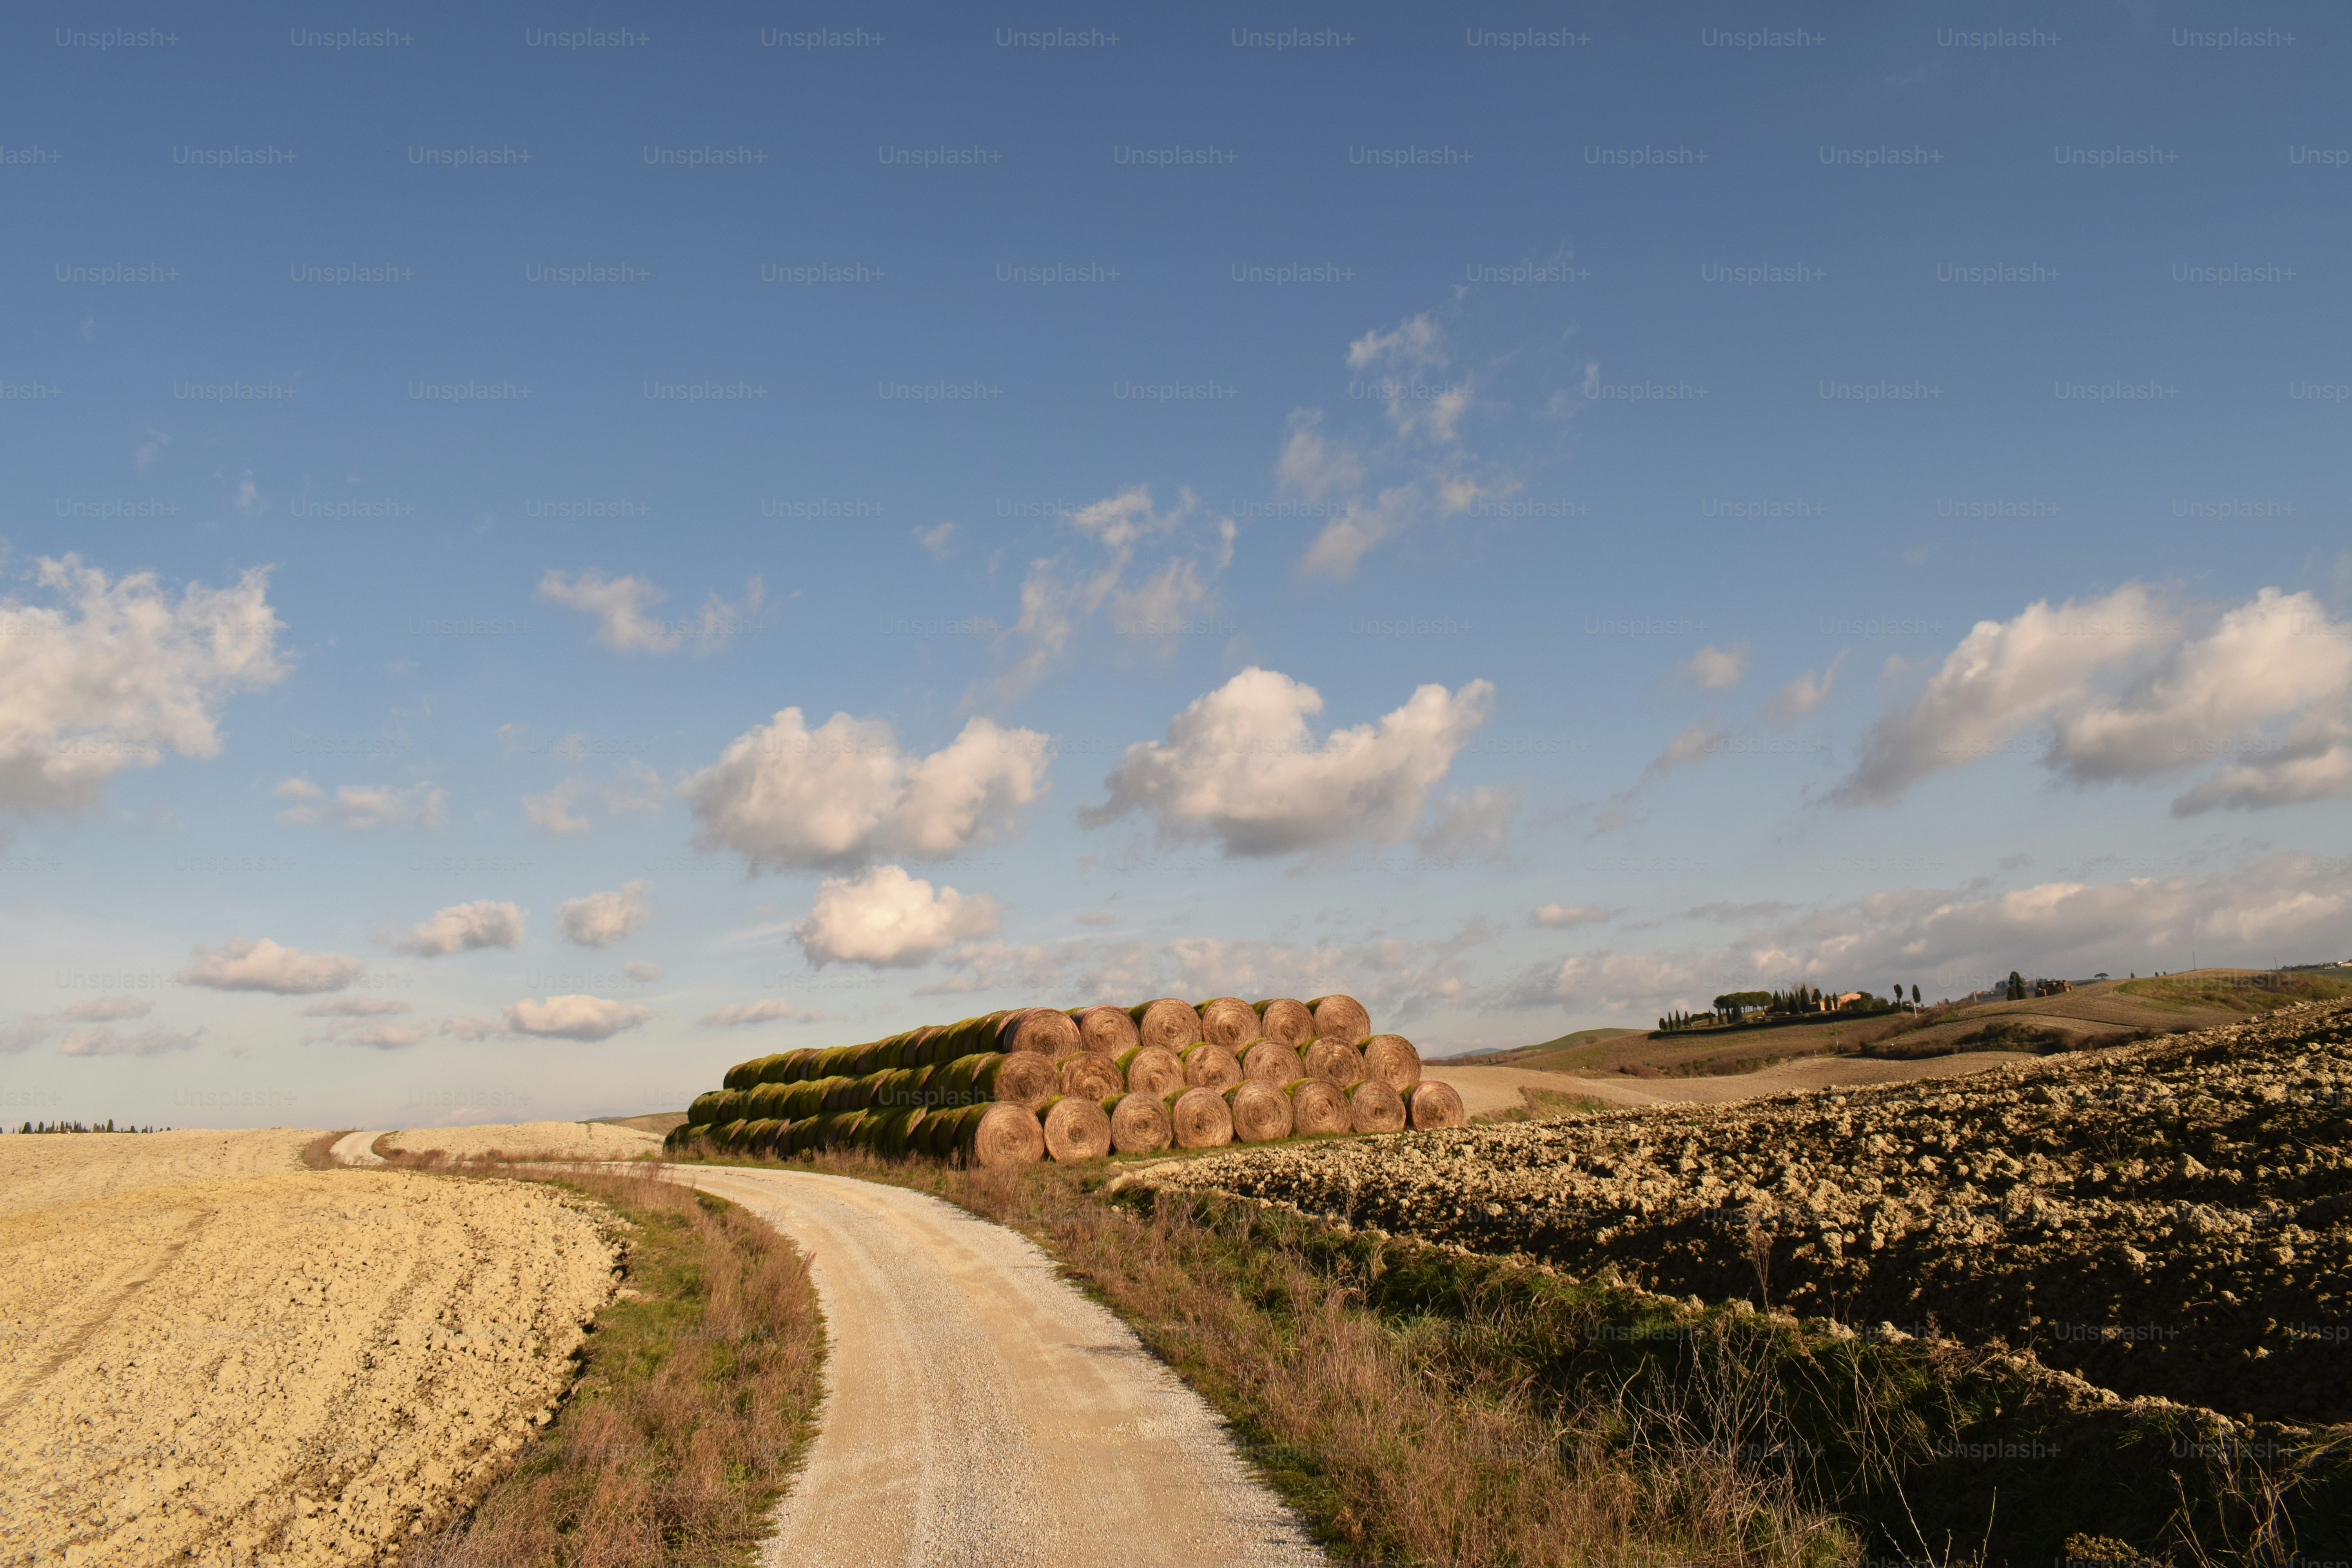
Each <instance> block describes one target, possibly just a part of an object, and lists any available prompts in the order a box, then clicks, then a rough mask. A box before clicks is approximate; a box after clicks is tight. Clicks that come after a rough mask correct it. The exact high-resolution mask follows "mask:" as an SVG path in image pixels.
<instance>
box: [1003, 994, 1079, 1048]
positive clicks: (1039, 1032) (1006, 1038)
mask: <svg viewBox="0 0 2352 1568" xmlns="http://www.w3.org/2000/svg"><path fill="white" fill-rule="evenodd" d="M996 1043H997V1048H998V1049H999V1050H1005V1051H1034V1052H1036V1053H1037V1054H1038V1055H1039V1056H1042V1057H1045V1058H1047V1059H1048V1060H1051V1059H1052V1058H1055V1057H1064V1056H1067V1055H1069V1054H1070V1053H1071V1052H1072V1051H1075V1050H1077V1049H1078V1048H1079V1047H1080V1044H1081V1042H1080V1040H1079V1037H1078V1026H1077V1022H1076V1020H1075V1019H1073V1018H1072V1017H1071V1016H1069V1015H1068V1014H1067V1013H1065V1012H1062V1011H1061V1010H1059V1009H1058V1008H1054V1007H1023V1008H1021V1009H1019V1010H1017V1011H1015V1012H1013V1013H1010V1014H1007V1015H1006V1016H1005V1019H1004V1022H1003V1025H1002V1026H999V1028H998V1030H997V1036H996Z"/></svg>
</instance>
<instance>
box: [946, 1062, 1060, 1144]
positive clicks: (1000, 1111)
mask: <svg viewBox="0 0 2352 1568" xmlns="http://www.w3.org/2000/svg"><path fill="white" fill-rule="evenodd" d="M1022 1054H1023V1055H1024V1056H1025V1055H1028V1054H1029V1053H1027V1052H1025V1051H1024V1053H1022ZM956 1146H957V1148H958V1150H959V1151H960V1152H961V1153H962V1155H963V1157H964V1158H965V1159H966V1160H968V1161H970V1162H971V1163H972V1164H975V1165H978V1166H980V1167H981V1168H982V1169H983V1170H989V1171H1001V1170H1005V1169H1007V1168H1009V1167H1011V1166H1014V1165H1034V1164H1035V1163H1037V1162H1038V1161H1039V1160H1041V1159H1043V1158H1045V1128H1043V1127H1041V1126H1040V1125H1038V1122H1037V1113H1036V1112H1035V1111H1034V1110H1024V1109H1023V1108H1022V1107H1020V1106H1018V1105H1010V1104H1007V1103H1005V1102H1004V1101H1003V1100H999V1101H998V1102H997V1103H996V1104H994V1105H991V1106H988V1107H987V1108H985V1109H984V1110H981V1111H980V1113H979V1114H978V1115H976V1116H971V1117H967V1118H966V1119H965V1121H964V1122H963V1124H962V1125H961V1127H959V1128H958V1129H957V1137H956Z"/></svg>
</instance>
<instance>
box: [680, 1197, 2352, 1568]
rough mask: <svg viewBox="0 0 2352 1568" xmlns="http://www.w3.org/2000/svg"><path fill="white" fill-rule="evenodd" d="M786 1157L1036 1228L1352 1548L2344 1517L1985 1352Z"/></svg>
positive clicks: (2299, 1485)
mask: <svg viewBox="0 0 2352 1568" xmlns="http://www.w3.org/2000/svg"><path fill="white" fill-rule="evenodd" d="M698 1163H711V1164H719V1165H737V1164H740V1165H744V1166H749V1167H754V1168H758V1167H763V1166H764V1167H766V1168H771V1169H772V1168H776V1167H777V1164H778V1163H777V1162H774V1161H772V1160H752V1159H730V1158H723V1157H722V1158H720V1159H717V1160H712V1161H708V1162H698ZM782 1168H786V1169H798V1170H814V1171H819V1172H825V1173H834V1174H839V1175H845V1176H853V1177H858V1178H862V1179H866V1180H873V1181H881V1182H887V1183H891V1184H897V1185H900V1186H906V1187H911V1188H914V1189H915V1190H918V1191H921V1192H927V1193H930V1194H934V1195H936V1196H939V1197H942V1198H945V1199H947V1200H948V1201H950V1202H952V1203H955V1204H957V1205H961V1207H963V1208H966V1209H968V1210H970V1211H971V1212H972V1213H974V1214H977V1215H980V1216H982V1218H985V1219H990V1220H993V1221H996V1222H998V1223H1000V1224H1003V1225H1006V1226H1011V1227H1013V1229H1016V1230H1019V1231H1021V1232H1022V1233H1024V1235H1027V1236H1028V1237H1031V1238H1032V1239H1033V1240H1034V1241H1036V1242H1037V1243H1038V1244H1039V1245H1040V1246H1041V1247H1044V1248H1045V1251H1046V1252H1047V1253H1048V1254H1049V1255H1051V1256H1052V1257H1053V1258H1055V1259H1056V1260H1057V1261H1058V1262H1059V1263H1061V1264H1062V1266H1063V1267H1064V1268H1065V1270H1066V1272H1067V1274H1068V1275H1069V1276H1070V1277H1071V1278H1072V1279H1074V1280H1075V1281H1076V1282H1077V1283H1078V1284H1079V1285H1081V1286H1082V1287H1083V1288H1084V1289H1087V1291H1088V1292H1089V1293H1090V1294H1092V1295H1094V1296H1095V1297H1096V1298H1097V1300H1101V1301H1102V1302H1103V1303H1104V1304H1105V1305H1107V1306H1108V1307H1109V1308H1111V1309H1112V1310H1114V1311H1116V1312H1118V1314H1119V1316H1120V1317H1121V1318H1122V1319H1124V1320H1125V1321H1127V1322H1128V1323H1129V1326H1130V1327H1132V1328H1133V1329H1134V1330H1135V1331H1136V1333H1137V1334H1138V1336H1139V1338H1140V1339H1141V1340H1142V1341H1143V1342H1144V1343H1145V1344H1146V1345H1147V1346H1148V1347H1150V1349H1151V1350H1152V1352H1154V1353H1155V1354H1157V1355H1158V1356H1159V1357H1160V1359H1161V1360H1162V1361H1164V1362H1166V1363H1168V1364H1169V1365H1170V1366H1171V1368H1173V1369H1174V1370H1175V1371H1176V1372H1177V1373H1178V1374H1179V1375H1181V1377H1182V1378H1183V1379H1184V1381H1185V1382H1186V1383H1187V1384H1191V1385H1192V1388H1193V1389H1194V1390H1195V1391H1196V1392H1198V1393H1199V1394H1202V1396H1203V1397H1204V1398H1206V1399H1207V1400H1208V1401H1209V1402H1210V1404H1211V1405H1213V1406H1214V1407H1215V1408H1216V1409H1217V1410H1218V1411H1219V1412H1220V1413H1221V1414H1223V1415H1224V1417H1225V1418H1226V1420H1227V1421H1228V1423H1229V1424H1230V1425H1231V1426H1232V1428H1233V1430H1234V1434H1235V1436H1236V1437H1237V1439H1238V1441H1239V1443H1240V1446H1241V1448H1242V1451H1243V1454H1244V1458H1248V1459H1250V1460H1251V1461H1252V1462H1253V1463H1254V1464H1255V1466H1256V1467H1257V1468H1258V1469H1259V1471H1260V1472H1261V1474H1263V1475H1264V1476H1265V1478H1266V1479H1267V1480H1268V1481H1269V1482H1270V1483H1271V1484H1272V1485H1274V1486H1275V1487H1276V1489H1277V1490H1278V1491H1279V1492H1280V1493H1281V1494H1282V1495H1283V1496H1284V1498H1285V1500H1286V1501H1288V1502H1289V1503H1290V1504H1291V1506H1292V1507H1293V1508H1294V1509H1296V1510H1297V1511H1298V1513H1299V1514H1300V1516H1301V1517H1302V1518H1303V1519H1305V1520H1306V1521H1307V1523H1308V1525H1309V1527H1310V1528H1311V1529H1313V1530H1314V1531H1315V1532H1316V1534H1317V1536H1318V1539H1319V1540H1321V1541H1322V1542H1324V1544H1325V1545H1326V1547H1327V1549H1328V1550H1330V1551H1331V1552H1332V1553H1333V1555H1334V1556H1335V1557H1336V1558H1338V1559H1339V1560H1341V1561H1345V1562H1349V1563H1382V1564H1401V1563H1413V1564H1428V1565H1432V1568H1567V1565H1569V1564H1578V1565H1592V1568H1600V1565H1604V1564H1605V1565H1607V1568H1666V1565H1668V1564H1674V1565H1678V1568H1679V1565H1683V1564H1690V1563H1706V1564H1710V1565H1721V1568H1735V1565H1736V1568H1848V1565H1852V1564H1855V1563H1915V1564H1923V1565H1924V1564H1940V1565H1948V1568H1958V1565H1960V1564H1965V1563H1982V1564H1986V1565H1988V1568H1992V1565H2000V1564H2008V1565H2011V1568H2024V1565H2025V1564H2028V1563H2031V1564H2032V1565H2033V1568H2046V1564H2047V1563H2050V1562H2051V1561H2053V1558H2056V1557H2059V1556H2062V1555H2064V1554H2065V1552H2064V1543H2065V1542H2069V1541H2070V1540H2073V1539H2075V1538H2077V1537H2083V1538H2088V1537H2092V1536H2096V1537H2101V1538H2105V1539H2109V1540H2114V1539H2123V1540H2128V1541H2132V1542H2137V1543H2138V1544H2139V1547H2141V1548H2144V1549H2145V1550H2147V1552H2148V1553H2149V1554H2150V1556H2151V1557H2153V1558H2158V1559H2167V1560H2169V1561H2170V1562H2172V1563H2177V1564H2179V1565H2180V1568H2189V1565H2192V1564H2194V1565H2198V1568H2290V1565H2291V1564H2292V1563H2294V1561H2295V1553H2296V1552H2298V1551H2300V1552H2302V1553H2303V1561H2304V1562H2305V1563H2308V1562H2309V1561H2311V1560H2313V1558H2314V1557H2315V1556H2329V1557H2332V1556H2334V1555H2337V1554H2339V1553H2337V1552H2336V1547H2337V1546H2338V1545H2339V1544H2341V1543H2342V1527H2343V1521H2345V1520H2346V1519H2347V1517H2352V1509H2347V1504H2352V1462H2347V1455H2345V1454H2344V1453H2342V1452H2340V1451H2337V1449H2336V1446H2335V1445H2333V1444H2332V1443H2330V1442H2327V1441H2326V1440H2324V1439H2323V1440H2322V1441H2321V1442H2320V1445H2319V1447H2318V1449H2315V1450H2312V1451H2309V1452H2306V1451H2305V1450H2306V1449H2307V1448H2308V1447H2309V1446H2310V1443H2311V1441H2312V1437H2311V1436H2307V1435H2306V1436H2300V1437H2296V1438H2295V1439H2294V1441H2293V1443H2292V1445H2291V1446H2292V1447H2293V1449H2294V1452H2293V1453H2291V1454H2290V1453H2289V1452H2287V1450H2286V1448H2285V1447H2282V1446H2281V1439H2283V1438H2285V1437H2288V1436H2289V1434H2288V1433H2287V1432H2286V1431H2285V1430H2284V1429H2280V1428H2275V1427H2270V1426H2260V1427H2257V1426H2247V1425H2243V1424H2241V1425H2239V1426H2236V1427H2235V1428H2234V1429H2231V1428H2230V1427H2229V1426H2227V1425H2226V1424H2223V1425H2221V1426H2216V1425H2214V1422H2215V1420H2216V1418H2215V1417H2214V1416H2213V1415H2212V1413H2210V1412H2200V1411H2194V1410H2190V1409H2188V1408H2185V1407H2182V1406H2179V1405H2161V1404H2160V1403H2159V1404H2158V1405H2153V1406H2151V1405H2129V1404H2122V1405H2118V1404H2116V1403H2113V1402H2112V1401H2111V1400H2108V1399H2105V1398H2104V1397H2103V1396H2101V1395H2100V1394H2098V1392H2097V1391H2095V1390H2092V1389H2089V1388H2088V1387H2087V1386H2086V1385H2084V1384H2079V1383H2075V1382H2074V1381H2073V1380H2071V1379H2067V1378H2064V1377H2063V1376H2061V1375H2058V1374H2053V1373H2051V1372H2049V1371H2048V1370H2047V1369H2046V1368H2043V1367H2041V1366H2040V1365H2039V1364H2038V1363H2033V1362H2032V1361H2031V1360H2029V1359H2026V1358H2021V1357H2017V1356H2013V1355H2011V1354H2010V1353H2008V1352H2005V1351H2004V1350H2002V1349H2001V1348H2000V1347H1999V1346H1988V1347H1974V1346H1964V1345H1962V1344H1960V1343H1958V1342H1956V1341H1952V1340H1949V1339H1941V1338H1934V1337H1926V1336H1922V1337H1916V1338H1915V1337H1908V1336H1895V1337H1890V1338H1885V1339H1858V1338H1856V1337H1855V1336H1854V1335H1853V1332H1852V1331H1851V1330H1845V1329H1839V1328H1835V1327H1833V1326H1832V1325H1829V1324H1826V1323H1823V1322H1820V1321H1813V1320H1807V1321H1803V1322H1800V1321H1798V1320H1796V1319H1794V1318H1790V1317H1786V1316H1781V1315H1776V1314H1766V1313H1762V1312H1758V1311H1755V1310H1753V1309H1752V1307H1750V1306H1749V1305H1748V1304H1746V1303H1739V1304H1716V1305H1704V1304H1701V1303H1699V1302H1697V1301H1696V1300H1690V1299H1679V1300H1678V1299H1674V1298H1666V1297H1660V1296H1656V1295H1653V1294H1650V1293H1648V1292H1646V1291H1644V1290H1642V1289H1638V1288H1636V1286H1635V1285H1633V1284H1632V1283H1629V1282H1626V1281H1623V1280H1620V1279H1615V1278H1613V1277H1610V1276H1607V1275H1604V1276H1603V1277H1601V1278H1599V1279H1588V1280H1581V1281H1579V1280H1574V1279H1569V1278H1567V1277H1565V1276H1562V1275H1559V1274H1556V1273H1553V1272H1551V1271H1549V1270H1545V1269H1540V1268H1527V1267H1523V1266H1521V1265H1519V1264H1517V1263H1514V1262H1512V1261H1510V1260H1507V1259H1503V1258H1490V1257H1485V1256H1481V1255H1475V1254H1471V1253H1466V1252H1463V1251H1460V1250H1459V1249H1454V1248H1441V1247H1431V1246H1427V1245H1423V1244H1420V1243H1413V1242H1407V1241H1404V1240H1402V1239H1400V1238H1395V1237H1386V1236H1383V1235H1381V1234H1380V1233H1378V1232H1373V1231H1366V1230H1362V1229H1353V1230H1351V1229H1346V1228H1342V1227H1339V1226H1332V1225H1329V1224H1326V1223H1323V1222H1320V1221H1317V1220H1313V1219H1309V1218H1307V1217H1304V1216H1300V1215H1296V1214H1294V1213H1290V1212H1286V1211H1283V1210H1277V1209H1270V1208H1265V1207H1262V1206H1259V1205H1254V1204H1249V1203H1244V1202H1235V1201H1229V1200H1223V1199H1220V1198H1215V1197H1212V1196H1209V1195H1206V1194H1179V1193H1174V1192H1171V1191H1167V1190H1164V1189H1163V1190H1154V1189H1150V1188H1149V1187H1130V1188H1129V1190H1127V1191H1126V1192H1123V1193H1120V1194H1116V1195H1112V1194H1106V1193H1105V1191H1104V1188H1105V1186H1106V1185H1107V1184H1108V1183H1109V1182H1111V1181H1112V1180H1113V1179H1114V1178H1115V1177H1117V1176H1118V1174H1119V1173H1121V1170H1122V1164H1121V1163H1118V1162H1114V1163H1107V1164H1097V1165H1075V1166H1057V1165H1052V1164H1044V1165H1036V1166H1031V1167H1027V1168H1025V1169H1021V1170H1016V1171H1008V1172H987V1171H979V1170H971V1171H964V1170H956V1169H953V1168H950V1167H947V1166H942V1165H939V1164H934V1163H928V1162H887V1161H883V1160H879V1159H877V1158H874V1157H873V1156H871V1155H869V1154H866V1153H864V1152H856V1151H835V1152H826V1153H824V1154H821V1155H816V1156H813V1157H802V1158H797V1159H794V1160H792V1161H788V1162H784V1163H783V1166H782ZM2323 1548H2324V1549H2325V1550H2319V1549H2323ZM2075 1555H2080V1553H2079V1552H2078V1553H2075Z"/></svg>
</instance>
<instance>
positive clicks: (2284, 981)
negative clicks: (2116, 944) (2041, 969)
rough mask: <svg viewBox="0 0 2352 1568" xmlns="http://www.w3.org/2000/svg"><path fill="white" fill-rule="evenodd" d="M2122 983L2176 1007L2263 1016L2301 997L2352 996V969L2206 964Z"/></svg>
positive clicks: (2323, 999) (2126, 988)
mask: <svg viewBox="0 0 2352 1568" xmlns="http://www.w3.org/2000/svg"><path fill="white" fill-rule="evenodd" d="M2116 990H2118V991H2120V992H2122V993H2124V994H2126V995H2129V996H2137V997H2139V998H2141V999H2142V1000H2144V1001H2148V1002H2155V1003H2158V1004H2161V1005H2171V1006H2176V1007H2221V1008H2226V1009H2228V1010H2230V1011H2231V1012H2233V1013H2238V1014H2242V1015H2250V1016H2259V1015H2261V1014H2263V1013H2271V1012H2275V1011H2277V1010H2278V1009H2279V1008H2281V1007H2285V1006H2290V1005H2294V1003H2297V1002H2332V1001H2334V1000H2336V998H2338V997H2341V996H2352V975H2334V974H2313V973H2287V972H2284V971H2277V970H2248V971H2242V972H2238V973H2217V972H2214V971H2211V970H2200V971H2198V972H2197V973H2192V974H2167V975H2162V976H2158V977H2156V978H2153V979H2147V980H2126V981H2125V982H2124V983H2123V984H2121V985H2118V986H2116Z"/></svg>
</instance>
